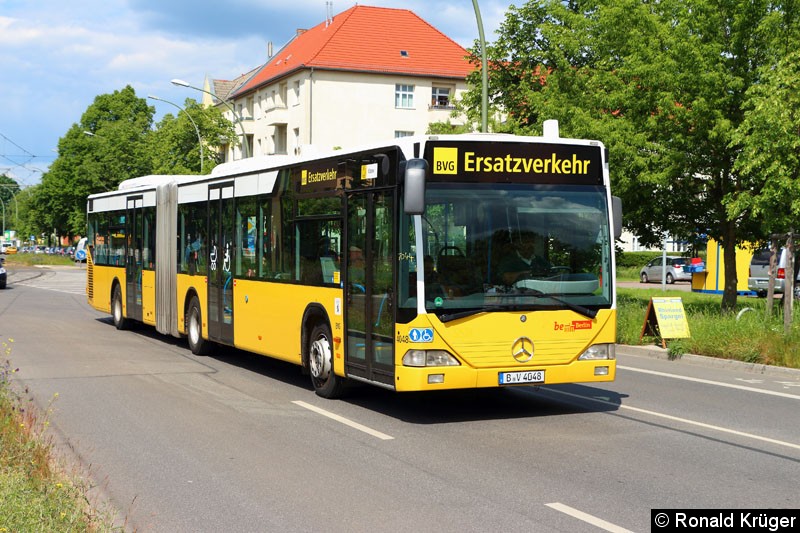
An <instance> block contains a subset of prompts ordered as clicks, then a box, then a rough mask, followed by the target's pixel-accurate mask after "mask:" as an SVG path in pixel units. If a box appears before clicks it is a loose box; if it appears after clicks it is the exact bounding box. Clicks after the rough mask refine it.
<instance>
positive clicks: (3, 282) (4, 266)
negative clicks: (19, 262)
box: [0, 257, 8, 289]
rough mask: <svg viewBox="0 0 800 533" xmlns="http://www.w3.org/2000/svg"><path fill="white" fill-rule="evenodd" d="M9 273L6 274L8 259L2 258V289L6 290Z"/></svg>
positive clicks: (0, 263)
mask: <svg viewBox="0 0 800 533" xmlns="http://www.w3.org/2000/svg"><path fill="white" fill-rule="evenodd" d="M7 279H8V273H7V272H6V258H5V257H0V289H5V288H6V280H7Z"/></svg>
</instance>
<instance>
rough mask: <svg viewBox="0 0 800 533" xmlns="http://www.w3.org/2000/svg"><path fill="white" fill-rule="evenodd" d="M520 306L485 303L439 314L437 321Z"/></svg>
mask: <svg viewBox="0 0 800 533" xmlns="http://www.w3.org/2000/svg"><path fill="white" fill-rule="evenodd" d="M522 308H523V306H520V305H485V306H483V307H477V308H475V309H468V310H466V311H460V312H458V313H448V314H444V315H440V316H439V321H440V322H450V321H452V320H458V319H459V318H467V317H468V316H473V315H477V314H480V313H492V312H494V311H520V310H522Z"/></svg>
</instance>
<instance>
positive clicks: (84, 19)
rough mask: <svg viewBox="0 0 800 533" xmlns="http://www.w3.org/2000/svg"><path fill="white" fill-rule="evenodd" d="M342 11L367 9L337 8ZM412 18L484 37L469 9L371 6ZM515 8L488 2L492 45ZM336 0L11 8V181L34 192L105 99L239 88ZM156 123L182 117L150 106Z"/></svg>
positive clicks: (7, 44)
mask: <svg viewBox="0 0 800 533" xmlns="http://www.w3.org/2000/svg"><path fill="white" fill-rule="evenodd" d="M332 3H333V9H332V11H333V14H334V16H336V14H338V13H341V12H342V11H345V10H347V9H349V8H351V7H352V6H354V5H355V4H356V2H353V1H347V2H345V1H343V0H334V1H333V2H332ZM358 3H360V4H361V5H370V6H380V7H391V8H400V9H409V10H411V11H413V12H414V13H416V14H417V15H419V16H420V17H421V18H423V19H424V20H426V21H427V22H428V23H430V24H431V25H433V26H434V27H436V28H437V29H438V30H440V31H441V32H442V33H444V34H445V35H447V36H448V37H450V38H451V39H453V40H454V41H456V42H457V43H459V44H460V45H461V46H464V47H465V48H466V47H469V46H472V43H473V42H474V41H475V39H477V37H478V26H477V22H476V19H475V11H474V7H473V2H471V1H470V0H437V1H436V2H431V1H430V0H370V1H367V2H358ZM512 3H517V4H519V3H520V2H518V1H517V2H514V1H512V0H479V2H478V4H479V7H480V13H481V19H482V21H483V26H484V34H485V37H486V40H487V41H489V42H491V41H494V40H495V30H496V29H497V28H498V27H499V26H500V23H501V22H502V20H503V19H504V17H505V13H506V11H507V10H508V6H509V5H511V4H512ZM326 4H328V2H326V1H325V0H223V1H219V0H215V1H213V2H211V1H209V0H81V1H80V2H66V1H64V0H36V1H33V0H0V174H6V175H8V176H10V177H12V178H14V179H16V180H17V182H18V183H19V184H20V186H21V187H22V188H25V187H28V186H31V185H34V184H36V183H38V182H39V181H40V179H41V175H42V173H43V172H46V171H47V168H48V166H49V165H50V164H51V163H52V162H53V160H54V159H55V158H56V157H57V156H58V153H57V150H56V149H57V147H58V140H59V139H60V138H61V137H62V136H64V135H65V134H66V132H67V131H68V130H69V129H70V127H72V125H73V124H76V123H79V122H80V119H81V115H82V114H83V113H84V111H86V109H87V108H88V107H89V106H90V105H91V104H92V103H93V102H94V99H95V97H96V96H98V95H101V94H111V93H113V92H114V91H118V90H121V89H123V88H124V87H125V86H126V85H130V86H131V87H133V88H134V90H135V91H136V95H137V96H139V97H140V98H146V97H147V96H148V95H153V96H157V97H159V98H162V99H164V100H168V101H171V102H174V103H177V104H180V105H183V103H184V102H185V100H186V98H194V99H195V100H197V101H200V100H201V99H202V96H203V94H202V93H200V92H198V91H195V90H193V89H189V88H185V87H178V86H174V85H172V84H171V83H170V80H172V79H175V78H179V79H182V80H185V81H187V82H188V83H189V84H191V85H194V86H196V87H202V86H203V81H204V79H205V78H206V76H208V77H209V78H210V79H227V80H232V79H235V78H236V77H238V76H240V75H241V74H243V73H245V72H248V71H250V70H251V69H253V68H255V67H258V66H260V65H262V64H263V63H265V62H266V60H267V43H269V42H271V43H273V47H274V50H276V51H277V50H278V49H279V48H280V47H281V46H283V45H284V44H286V43H287V42H288V41H289V40H290V39H291V38H292V36H293V35H294V34H295V31H296V30H297V29H300V28H311V27H313V26H315V25H317V24H319V23H321V22H324V21H325V16H326V12H327V11H326V10H327V7H326ZM148 103H149V104H150V105H152V106H154V107H155V109H156V114H155V122H158V121H159V120H160V119H161V117H163V116H164V114H166V113H172V114H173V115H174V114H175V113H176V112H178V109H177V108H175V107H174V106H171V105H170V104H167V103H163V102H160V101H155V100H151V99H148Z"/></svg>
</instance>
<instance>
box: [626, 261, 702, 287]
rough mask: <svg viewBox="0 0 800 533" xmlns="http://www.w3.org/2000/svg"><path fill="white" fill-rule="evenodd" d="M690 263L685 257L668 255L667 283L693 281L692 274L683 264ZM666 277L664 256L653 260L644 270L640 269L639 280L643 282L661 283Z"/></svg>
mask: <svg viewBox="0 0 800 533" xmlns="http://www.w3.org/2000/svg"><path fill="white" fill-rule="evenodd" d="M688 263H689V260H688V259H687V258H685V257H676V256H672V255H668V256H667V272H666V277H667V283H669V284H672V283H675V282H676V281H692V274H691V273H689V272H684V270H683V265H686V264H688ZM663 277H664V257H663V256H660V257H656V258H655V259H653V260H651V261H650V262H649V263H647V264H646V265H645V266H643V267H642V270H641V271H639V280H640V281H641V282H642V283H648V282H654V283H661V280H662V279H663Z"/></svg>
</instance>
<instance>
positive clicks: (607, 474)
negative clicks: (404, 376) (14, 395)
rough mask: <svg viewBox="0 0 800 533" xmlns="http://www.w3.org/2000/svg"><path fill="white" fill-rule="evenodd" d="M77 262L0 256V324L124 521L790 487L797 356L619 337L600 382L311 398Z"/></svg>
mask: <svg viewBox="0 0 800 533" xmlns="http://www.w3.org/2000/svg"><path fill="white" fill-rule="evenodd" d="M82 276H83V272H82V271H81V270H78V269H65V270H57V271H56V270H50V271H44V272H41V271H39V272H36V271H26V272H19V271H18V272H14V273H12V277H11V278H10V281H9V288H8V289H7V290H6V291H0V339H3V340H4V341H5V340H7V339H8V338H9V337H11V338H13V339H14V342H13V343H11V344H12V352H11V356H10V357H11V360H12V363H13V365H14V366H15V367H19V369H20V371H19V372H18V373H17V374H15V379H17V380H19V382H20V385H23V384H24V385H25V386H26V387H28V390H29V391H30V392H29V394H30V396H31V397H32V398H33V400H34V401H35V403H36V404H37V405H38V406H39V407H40V408H41V409H42V410H48V411H49V415H48V417H49V421H50V427H51V428H52V431H53V435H54V436H55V437H56V438H57V439H58V440H57V441H58V442H59V443H60V447H61V449H62V450H63V451H64V453H65V454H67V456H68V457H70V458H72V460H74V461H76V462H80V463H81V464H83V465H84V473H85V474H86V475H88V476H90V478H91V479H92V480H93V482H94V484H95V486H96V488H95V489H94V490H93V492H92V496H93V497H94V498H98V499H100V498H102V499H104V500H105V501H107V502H108V503H109V504H110V505H112V506H113V507H114V508H116V509H117V511H118V516H119V519H120V522H121V523H124V526H125V529H126V530H128V531H133V530H136V531H148V532H149V531H158V532H161V531H164V532H183V531H187V532H204V531H210V532H211V531H214V532H216V531H226V532H233V531H248V532H249V531H282V532H283V531H326V532H339V531H347V532H352V531H370V532H372V531H392V532H395V531H415V532H420V531H423V532H424V531H436V532H449V531H454V532H455V531H458V532H464V531H548V532H549V531H565V532H566V531H569V532H583V531H586V532H589V531H598V530H601V531H602V530H607V531H649V530H650V529H651V526H650V509H653V508H685V507H692V508H727V507H738V508H767V507H785V508H798V507H800V493H798V491H797V479H798V474H800V429H798V420H800V417H798V415H797V413H798V408H800V374H798V373H797V372H791V371H779V370H767V371H766V372H755V371H753V369H752V368H751V369H748V368H746V367H743V366H742V365H728V364H717V363H716V362H714V361H712V362H709V361H708V360H706V359H705V358H692V357H687V358H684V359H682V360H680V361H669V360H666V359H660V358H657V357H653V356H651V355H650V354H648V353H645V352H647V351H648V350H635V349H633V348H629V347H620V348H619V351H618V357H619V370H618V376H617V381H615V382H614V383H610V384H604V385H602V386H586V385H570V386H552V387H541V388H532V387H521V388H513V389H506V390H492V391H459V392H445V393H436V394H402V395H401V394H395V393H391V392H389V391H384V390H382V389H377V388H369V387H365V388H360V389H357V390H355V391H353V393H352V395H351V396H350V397H349V398H347V399H344V400H338V401H326V400H323V399H321V398H318V397H317V396H315V395H314V393H313V391H312V389H311V387H310V384H309V382H308V378H306V377H303V376H301V375H300V373H299V371H298V369H297V368H296V367H294V366H291V365H288V364H284V363H281V362H278V361H273V360H270V359H268V358H264V357H259V356H253V355H249V354H246V353H241V352H237V351H233V350H224V351H221V352H220V354H219V355H217V356H213V357H197V356H194V355H192V354H191V353H190V352H189V350H188V349H187V347H186V344H185V341H183V340H179V339H172V338H169V337H163V336H161V335H159V334H157V333H155V331H154V330H153V329H152V328H147V327H141V328H138V329H136V330H134V331H117V330H115V329H114V327H113V325H112V323H111V319H110V317H108V316H105V315H102V314H100V313H97V312H96V311H94V310H93V309H91V308H90V307H89V306H88V305H87V304H86V303H85V297H84V295H83V289H82V287H83V280H82ZM652 351H654V352H656V353H657V352H658V350H656V349H653V350H652ZM755 370H759V369H755ZM56 395H57V396H56Z"/></svg>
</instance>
